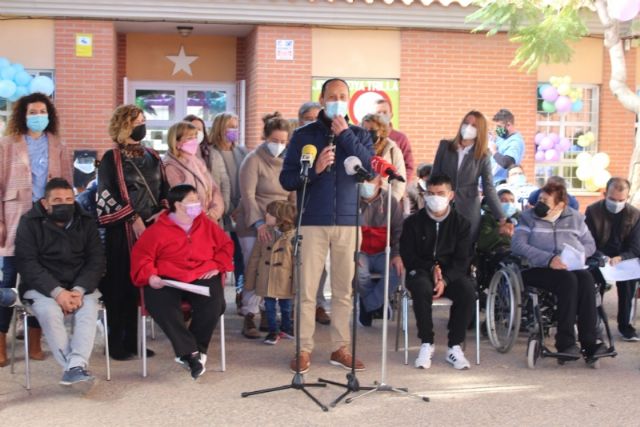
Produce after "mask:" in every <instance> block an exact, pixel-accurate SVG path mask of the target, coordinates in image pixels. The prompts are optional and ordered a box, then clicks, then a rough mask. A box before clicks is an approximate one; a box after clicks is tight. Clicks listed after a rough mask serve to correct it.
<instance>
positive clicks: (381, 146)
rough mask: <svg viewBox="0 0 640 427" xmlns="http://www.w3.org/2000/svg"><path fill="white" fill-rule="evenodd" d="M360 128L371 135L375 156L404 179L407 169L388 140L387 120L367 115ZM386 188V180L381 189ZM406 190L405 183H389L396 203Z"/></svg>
mask: <svg viewBox="0 0 640 427" xmlns="http://www.w3.org/2000/svg"><path fill="white" fill-rule="evenodd" d="M362 127H363V128H365V129H366V130H368V131H369V134H370V135H371V141H372V142H373V149H374V151H375V155H376V156H380V157H382V158H383V159H385V160H386V161H388V162H389V163H391V164H392V165H393V166H395V168H396V170H397V172H398V175H400V176H403V177H405V178H406V177H407V169H406V166H405V163H404V155H403V154H402V150H400V148H399V147H398V146H397V145H396V143H395V142H394V141H393V140H391V139H390V138H389V133H390V132H391V127H390V126H389V120H388V119H387V118H386V117H385V116H383V115H382V114H367V115H366V116H364V117H363V118H362ZM387 187H389V183H388V182H387V180H383V181H382V189H384V190H385V191H386V190H387ZM406 189H407V183H406V182H401V181H398V180H397V179H396V180H394V181H392V183H391V194H392V195H393V197H394V198H395V199H396V200H397V201H398V202H399V201H400V200H401V199H402V198H403V197H404V193H405V190H406Z"/></svg>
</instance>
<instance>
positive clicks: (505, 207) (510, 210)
mask: <svg viewBox="0 0 640 427" xmlns="http://www.w3.org/2000/svg"><path fill="white" fill-rule="evenodd" d="M501 205H502V212H503V213H504V216H506V217H507V218H511V217H512V216H513V215H515V214H516V212H518V208H517V207H516V204H515V203H508V202H502V203H501Z"/></svg>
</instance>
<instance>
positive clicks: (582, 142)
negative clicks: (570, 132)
mask: <svg viewBox="0 0 640 427" xmlns="http://www.w3.org/2000/svg"><path fill="white" fill-rule="evenodd" d="M578 145H579V146H580V147H588V146H589V145H591V143H590V142H589V139H588V138H587V137H586V136H585V135H580V136H579V137H578Z"/></svg>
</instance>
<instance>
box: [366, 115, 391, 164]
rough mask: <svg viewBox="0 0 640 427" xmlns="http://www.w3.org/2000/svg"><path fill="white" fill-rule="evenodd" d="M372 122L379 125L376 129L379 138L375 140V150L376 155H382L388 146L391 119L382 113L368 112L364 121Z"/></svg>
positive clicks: (376, 125)
mask: <svg viewBox="0 0 640 427" xmlns="http://www.w3.org/2000/svg"><path fill="white" fill-rule="evenodd" d="M364 122H367V123H372V124H374V125H375V127H377V129H375V130H376V131H377V132H378V140H377V141H373V150H374V151H375V152H376V156H381V155H382V151H383V150H384V147H386V146H387V142H388V139H387V138H388V137H389V133H390V132H391V130H390V129H389V121H388V120H387V119H386V118H385V117H384V116H383V115H382V114H367V115H366V116H364V117H363V118H362V123H364Z"/></svg>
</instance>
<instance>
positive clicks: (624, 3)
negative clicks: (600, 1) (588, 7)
mask: <svg viewBox="0 0 640 427" xmlns="http://www.w3.org/2000/svg"><path fill="white" fill-rule="evenodd" d="M607 3H608V4H609V5H608V10H609V15H610V16H611V17H612V18H613V19H617V20H618V21H622V22H624V21H631V20H632V19H633V18H634V17H635V16H636V15H637V14H638V12H640V2H638V1H637V0H615V1H609V2H607Z"/></svg>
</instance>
